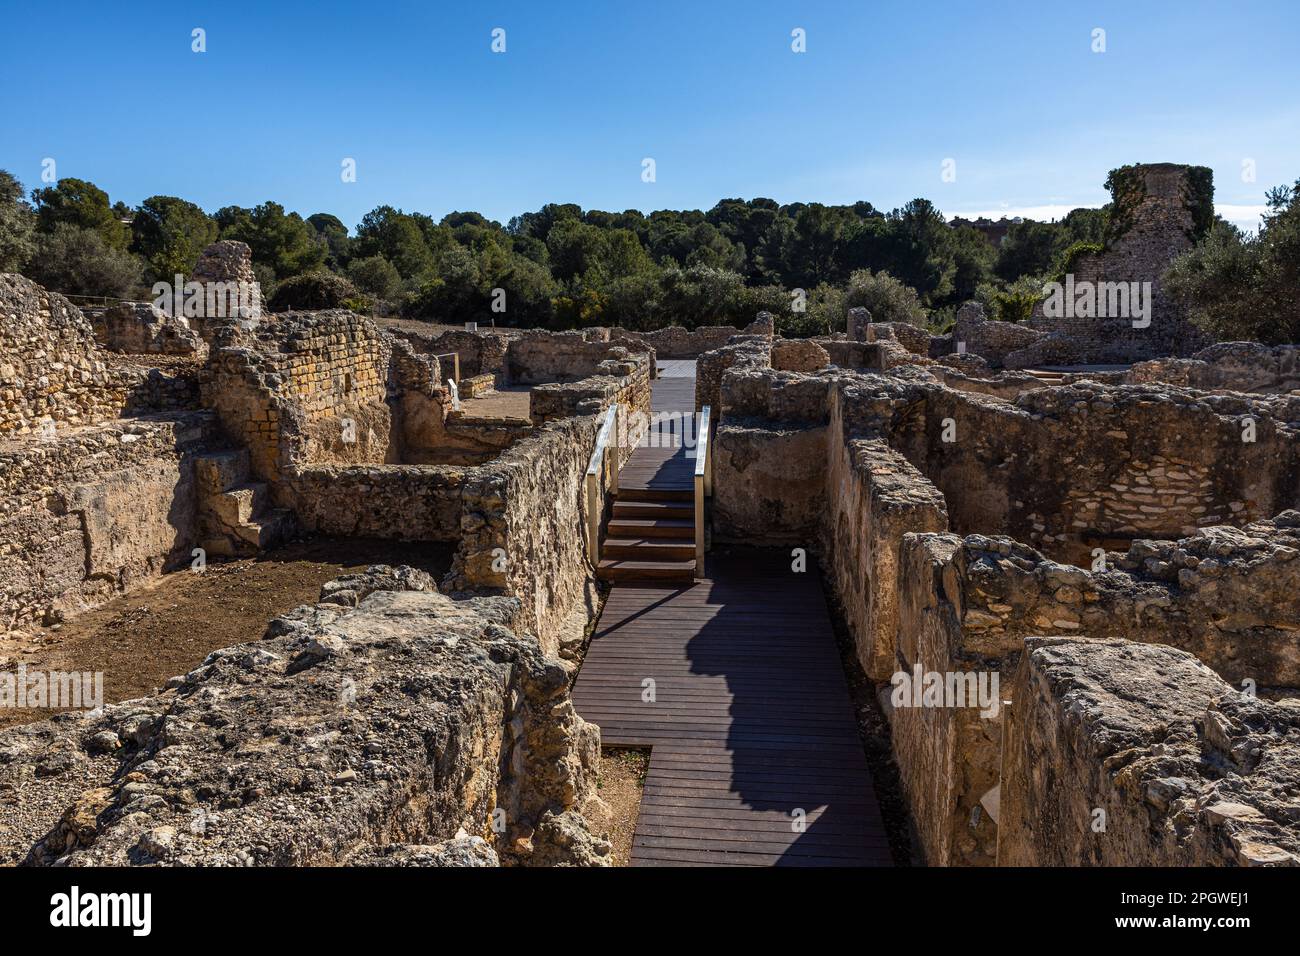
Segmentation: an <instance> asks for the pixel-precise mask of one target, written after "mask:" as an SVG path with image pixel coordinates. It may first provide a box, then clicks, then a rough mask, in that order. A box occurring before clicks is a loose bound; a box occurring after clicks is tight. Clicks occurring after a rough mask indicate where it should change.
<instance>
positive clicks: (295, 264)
mask: <svg viewBox="0 0 1300 956" xmlns="http://www.w3.org/2000/svg"><path fill="white" fill-rule="evenodd" d="M1106 215H1107V213H1106V209H1076V210H1074V211H1073V212H1072V213H1070V214H1069V215H1068V216H1066V217H1065V218H1064V219H1063V220H1061V221H1060V222H1052V223H1043V222H1032V221H1025V222H1020V223H1015V224H1013V225H1011V226H1010V229H1009V231H1008V233H1007V235H1006V238H1005V239H1004V240H1003V241H1002V242H1001V243H1000V245H998V246H996V247H995V246H994V244H993V243H992V242H990V241H989V240H988V238H986V236H985V235H984V234H983V233H982V232H980V231H979V230H977V229H975V228H972V227H971V226H968V225H960V226H956V227H954V226H950V225H949V224H948V223H947V222H946V221H945V220H944V218H943V216H942V215H941V214H940V212H939V210H938V209H936V208H935V206H934V205H933V204H932V203H930V202H929V201H927V200H924V199H916V200H913V201H912V202H910V203H908V204H907V205H905V206H903V207H902V208H900V209H895V210H892V211H890V212H883V211H881V210H878V209H876V208H875V207H874V206H872V205H871V204H870V203H867V202H858V203H854V204H853V205H851V206H826V205H821V204H818V203H792V204H789V205H784V206H783V205H779V204H778V203H776V202H774V201H773V200H770V199H753V200H741V199H724V200H722V201H721V202H719V203H718V204H717V205H715V206H714V207H713V208H712V209H709V210H708V211H706V212H703V211H699V210H660V211H657V212H652V213H650V214H648V215H646V214H643V213H641V212H638V211H636V210H628V211H625V212H619V213H611V212H603V211H600V210H583V209H582V208H580V207H579V206H576V205H572V204H548V205H546V206H543V207H542V208H541V209H539V210H537V211H536V212H528V213H524V214H522V215H519V216H516V217H514V218H513V219H511V220H510V221H509V222H508V223H506V224H505V225H504V226H503V225H502V224H501V223H498V222H494V221H491V220H488V219H486V218H484V217H483V216H482V215H480V214H478V213H475V212H454V213H451V214H449V215H447V216H444V217H443V218H442V219H441V220H435V219H433V218H432V217H431V216H427V215H424V214H422V213H414V212H413V213H408V212H403V211H402V210H399V209H395V208H393V207H391V206H380V207H378V208H376V209H374V210H372V211H371V212H369V213H367V214H366V215H365V216H364V217H363V218H362V220H361V222H360V223H359V224H357V227H356V229H355V230H354V231H353V232H351V233H349V230H348V228H347V227H346V226H345V225H344V223H343V222H342V221H341V220H340V219H339V218H338V217H337V216H334V215H331V214H329V213H316V214H314V215H311V216H308V217H307V218H305V219H304V218H303V217H301V216H300V215H298V214H297V213H294V212H287V211H286V210H285V209H284V207H283V206H281V205H279V204H278V203H274V202H266V203H263V204H261V205H259V206H254V207H252V208H243V207H237V206H228V207H225V208H222V209H218V210H217V211H216V212H215V213H213V214H211V215H209V214H208V213H206V212H205V211H204V210H202V209H201V208H199V207H198V206H197V205H195V204H193V203H191V202H188V201H186V200H184V199H180V198H177V197H174V196H153V197H150V198H149V199H146V200H145V201H144V202H142V203H141V204H140V205H139V206H137V207H135V208H129V207H127V206H126V205H124V204H122V203H120V202H119V203H113V202H111V200H110V198H109V196H108V195H107V194H106V193H105V192H104V191H103V190H101V189H99V188H98V187H96V186H95V185H94V184H93V183H90V182H86V181H83V180H78V179H62V180H59V181H58V182H57V183H56V184H53V185H50V186H45V187H41V188H38V189H34V190H33V191H32V192H31V194H30V200H28V199H27V198H24V190H23V187H22V185H21V184H20V183H19V182H18V181H17V180H16V179H15V178H14V177H13V176H11V175H9V174H8V173H5V172H3V171H0V270H3V271H22V272H24V273H25V274H27V275H29V276H30V277H32V278H33V279H35V280H36V281H38V282H40V283H42V284H43V285H45V286H46V287H47V288H51V289H55V290H57V291H60V292H65V293H73V294H87V295H107V296H119V297H147V296H148V289H149V287H150V286H151V285H152V284H153V283H154V282H155V281H171V280H172V279H173V277H174V276H175V275H176V274H177V273H180V274H183V275H187V274H188V273H189V271H190V270H191V269H192V267H193V266H194V264H195V262H196V260H197V257H198V255H199V253H200V251H201V250H202V249H203V248H204V247H205V246H207V245H208V244H209V243H211V242H213V241H214V240H216V239H218V238H221V239H238V240H241V241H243V242H246V243H248V245H249V246H250V247H252V251H253V261H254V264H255V269H256V270H257V273H258V279H259V281H261V283H262V286H263V293H264V296H266V297H267V299H268V301H269V303H270V305H271V307H272V308H273V309H281V308H287V307H296V308H326V307H334V306H340V305H343V306H348V307H351V308H354V309H357V310H359V311H370V310H372V309H374V310H378V311H380V312H383V313H387V314H400V315H402V316H405V317H410V318H419V319H429V320H435V321H444V322H450V323H460V322H463V321H466V320H477V321H480V322H483V323H487V322H489V321H496V322H498V323H500V324H507V325H515V326H542V327H548V328H575V327H582V326H588V325H622V326H625V327H627V328H633V329H644V328H658V327H661V326H664V325H668V324H674V323H675V324H680V325H685V326H687V327H695V326H698V325H709V324H744V323H746V322H749V321H750V320H752V319H753V317H754V315H755V313H757V312H758V311H760V310H762V309H766V310H768V311H770V312H772V313H774V314H775V315H776V316H777V322H778V328H779V329H780V330H781V331H782V332H783V333H784V334H786V335H809V334H820V333H825V332H827V331H830V330H835V329H839V328H842V326H843V321H844V313H845V310H846V309H847V308H848V307H850V306H853V305H865V306H867V307H868V308H870V309H871V310H872V313H873V315H875V316H876V318H878V319H905V320H908V321H912V322H916V323H918V324H928V325H929V326H930V327H932V328H936V329H943V328H945V327H946V326H947V325H948V324H950V322H951V319H952V316H953V314H954V313H955V310H956V307H957V306H958V305H959V304H960V303H962V302H964V301H966V300H968V299H972V298H974V299H978V300H980V301H982V302H984V304H985V306H986V310H987V311H988V312H989V314H990V315H992V316H994V317H997V318H1001V319H1006V320H1018V319H1022V318H1024V317H1026V316H1027V315H1028V314H1029V311H1030V309H1032V306H1033V303H1034V301H1035V300H1036V299H1037V298H1039V297H1040V296H1041V289H1042V284H1043V281H1044V280H1045V279H1046V278H1048V277H1050V276H1051V275H1052V274H1053V272H1054V271H1055V270H1057V269H1059V268H1060V267H1061V264H1062V263H1063V262H1065V261H1066V260H1067V259H1068V256H1069V255H1070V254H1071V249H1073V248H1077V247H1079V245H1080V244H1093V243H1099V242H1101V241H1102V240H1103V238H1104V235H1105V224H1106ZM1227 228H1230V227H1227ZM1221 231H1222V230H1221V229H1220V230H1219V232H1220V233H1221ZM1216 234H1218V233H1216ZM496 290H504V304H505V312H504V313H502V312H499V311H494V309H493V303H494V302H496V303H500V302H502V301H503V299H502V296H501V294H500V293H499V292H497V291H496Z"/></svg>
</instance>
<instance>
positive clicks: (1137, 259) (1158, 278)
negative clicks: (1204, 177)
mask: <svg viewBox="0 0 1300 956" xmlns="http://www.w3.org/2000/svg"><path fill="white" fill-rule="evenodd" d="M1132 172H1133V175H1134V177H1135V179H1136V180H1140V182H1141V187H1140V188H1141V190H1142V195H1141V196H1140V197H1139V200H1138V201H1137V202H1136V203H1135V204H1133V206H1132V208H1131V210H1129V212H1128V215H1129V216H1130V219H1129V221H1127V222H1124V223H1120V224H1118V234H1117V235H1115V236H1113V237H1112V238H1111V239H1110V240H1109V241H1108V242H1107V244H1106V248H1105V251H1104V252H1102V253H1101V254H1100V255H1095V254H1090V253H1089V254H1084V255H1081V256H1079V257H1078V258H1077V259H1076V260H1075V262H1074V263H1073V264H1072V265H1071V266H1070V271H1071V273H1072V274H1073V276H1074V281H1075V284H1076V286H1077V285H1078V284H1079V283H1081V282H1089V283H1096V284H1100V283H1102V282H1150V283H1151V288H1152V294H1153V298H1152V302H1151V315H1150V326H1149V327H1147V328H1134V327H1133V317H1132V316H1120V317H1093V316H1088V317H1085V316H1077V315H1076V316H1070V315H1066V316H1057V317H1049V316H1047V315H1046V314H1045V312H1044V308H1043V303H1041V302H1040V303H1039V304H1038V305H1037V306H1035V308H1034V314H1033V316H1032V317H1031V318H1030V322H1029V324H1030V326H1031V327H1032V328H1034V329H1037V330H1040V331H1043V332H1049V333H1057V334H1058V335H1060V336H1062V337H1064V338H1065V339H1066V340H1068V342H1069V343H1070V345H1071V346H1072V349H1073V354H1072V355H1070V356H1069V357H1068V358H1066V362H1067V363H1070V364H1073V363H1106V362H1132V361H1137V360H1141V359H1147V358H1154V357H1156V356H1160V355H1190V354H1191V353H1192V352H1194V351H1196V350H1197V349H1199V348H1202V347H1204V346H1205V345H1206V344H1208V343H1207V342H1206V340H1205V337H1204V336H1202V335H1201V334H1200V333H1199V332H1198V331H1197V330H1196V329H1195V328H1194V327H1193V326H1192V325H1191V324H1190V323H1189V322H1188V321H1187V318H1186V316H1185V315H1184V314H1183V312H1182V310H1181V309H1180V308H1179V307H1178V306H1177V304H1176V303H1174V302H1173V301H1172V299H1171V298H1170V296H1169V295H1168V293H1167V292H1166V291H1165V289H1164V283H1163V276H1164V273H1165V272H1166V271H1167V270H1168V268H1169V266H1170V264H1171V263H1172V262H1173V260H1174V259H1175V258H1176V257H1177V256H1178V255H1180V254H1181V253H1183V252H1185V251H1187V250H1188V249H1190V248H1191V247H1192V241H1193V240H1192V235H1193V220H1192V211H1191V208H1190V205H1189V200H1190V198H1191V197H1190V189H1191V187H1190V180H1189V175H1190V167H1188V166H1181V165H1176V164H1173V163H1154V164H1149V165H1141V166H1136V167H1132ZM1114 199H1115V206H1116V207H1117V209H1118V207H1120V206H1121V199H1124V203H1123V205H1124V208H1125V209H1128V205H1127V199H1126V198H1125V197H1120V196H1116V197H1114ZM1034 348H1035V346H1033V345H1031V346H1030V347H1029V348H1028V349H1027V350H1026V353H1027V354H1026V355H1025V356H1023V357H1022V361H1023V364H1030V365H1032V364H1040V363H1039V362H1036V361H1035V358H1038V356H1037V355H1036V354H1034ZM1042 357H1043V358H1047V359H1049V360H1050V359H1053V358H1055V359H1057V360H1058V361H1059V360H1060V359H1061V358H1063V356H1060V355H1056V356H1052V355H1044V356H1042ZM1008 364H1010V363H1008ZM1042 364H1047V363H1045V362H1044V363H1042ZM1021 367H1023V366H1021Z"/></svg>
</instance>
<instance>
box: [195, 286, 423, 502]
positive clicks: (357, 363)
mask: <svg viewBox="0 0 1300 956" xmlns="http://www.w3.org/2000/svg"><path fill="white" fill-rule="evenodd" d="M390 356H391V346H390V344H389V343H388V342H387V341H386V340H385V339H384V338H383V337H382V336H381V334H380V332H379V330H378V328H376V326H375V325H374V323H373V322H371V321H370V320H369V319H366V318H363V317H362V316H358V315H355V314H353V313H351V312H347V311H345V310H334V311H325V312H303V313H300V312H285V313H281V314H278V315H275V316H273V317H270V318H268V319H266V320H264V321H261V322H258V323H257V324H256V326H255V328H253V329H252V330H250V331H249V332H248V333H247V334H246V336H245V337H243V338H242V340H240V341H239V342H237V343H236V344H226V345H224V346H222V347H219V348H217V349H216V350H215V351H214V353H213V355H212V361H211V367H210V376H209V380H208V381H207V383H205V388H204V401H205V403H206V404H208V405H209V406H210V407H212V408H215V409H216V410H217V412H218V414H220V416H221V421H222V424H223V426H224V427H225V428H226V431H227V432H228V433H229V434H230V435H231V437H232V438H234V439H235V440H236V441H239V442H240V443H242V444H246V445H247V446H248V448H249V452H250V456H251V461H252V465H253V471H254V473H255V474H256V475H257V476H258V477H259V478H261V479H262V480H264V481H270V482H273V483H278V482H279V481H280V479H281V477H282V474H283V471H284V469H285V468H286V467H288V466H290V465H293V464H298V463H303V464H310V463H361V462H384V461H396V460H397V456H398V453H399V449H398V444H397V442H396V441H395V440H394V435H393V422H392V413H391V410H390V408H389V406H388V404H387V401H386V399H387V397H388V373H389V361H390Z"/></svg>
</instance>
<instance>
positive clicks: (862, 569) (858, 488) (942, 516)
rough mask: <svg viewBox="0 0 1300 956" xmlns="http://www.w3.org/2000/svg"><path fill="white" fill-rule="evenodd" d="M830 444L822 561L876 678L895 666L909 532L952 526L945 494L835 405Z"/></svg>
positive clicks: (861, 655)
mask: <svg viewBox="0 0 1300 956" xmlns="http://www.w3.org/2000/svg"><path fill="white" fill-rule="evenodd" d="M827 446H828V452H829V463H828V466H827V469H826V488H825V491H824V492H820V493H819V494H818V497H819V498H820V497H821V495H822V494H824V495H825V503H826V509H825V514H824V524H823V527H822V534H821V538H822V542H823V543H822V548H821V553H822V555H823V558H822V564H823V567H824V568H825V571H826V576H827V579H828V580H829V581H830V583H831V585H832V589H833V591H834V594H835V596H836V598H837V600H838V603H839V606H840V608H841V612H842V613H843V615H844V618H845V621H846V622H847V624H848V626H849V630H850V632H851V633H852V634H853V636H854V643H855V645H856V650H857V656H858V660H859V661H860V662H861V664H862V668H863V670H864V671H866V673H867V676H869V677H870V678H872V679H873V680H878V681H880V680H888V679H889V677H890V675H891V674H893V673H894V671H895V670H896V669H897V664H896V660H895V653H894V643H895V635H896V634H897V632H898V613H899V610H898V604H899V593H900V592H899V587H898V582H899V573H898V560H899V552H900V549H901V546H902V541H903V535H905V534H907V533H909V532H924V531H946V530H947V529H948V512H947V509H946V507H945V505H944V500H943V495H942V494H940V492H939V490H938V489H937V488H935V487H934V485H932V484H931V483H930V482H928V481H926V480H925V478H924V476H922V475H921V474H920V472H918V471H917V470H916V469H915V468H914V467H913V466H912V465H911V463H910V462H908V461H907V459H906V458H904V457H903V456H902V455H900V454H899V453H898V452H895V451H893V450H892V449H891V448H889V447H888V446H887V445H886V444H885V443H884V442H883V441H881V440H879V439H864V438H853V437H851V436H849V435H846V434H845V433H844V421H843V417H842V413H841V410H840V403H839V402H835V403H834V405H833V408H832V414H831V422H830V427H829V429H828V436H827Z"/></svg>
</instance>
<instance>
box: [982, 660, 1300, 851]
mask: <svg viewBox="0 0 1300 956" xmlns="http://www.w3.org/2000/svg"><path fill="white" fill-rule="evenodd" d="M1012 693H1013V695H1014V704H1013V705H1012V707H1011V710H1010V714H1009V716H1008V719H1007V720H1008V723H1007V734H1006V748H1005V751H1004V752H1003V755H1002V772H1001V776H1002V781H1003V783H1002V789H1001V820H1000V828H999V830H1000V832H999V838H998V854H997V858H998V863H999V864H1001V865H1004V866H1225V865H1226V866H1296V865H1300V837H1298V835H1297V830H1296V825H1295V822H1296V821H1295V800H1294V794H1295V791H1296V788H1297V787H1298V786H1300V710H1298V709H1297V708H1295V707H1292V706H1286V705H1283V704H1278V703H1270V702H1267V701H1263V700H1259V699H1256V698H1253V697H1248V696H1246V695H1243V694H1241V693H1239V692H1237V691H1236V690H1234V688H1232V687H1230V686H1228V685H1227V684H1225V683H1224V682H1223V681H1222V680H1221V679H1220V678H1219V677H1218V676H1217V675H1215V674H1214V673H1213V672H1212V671H1210V670H1209V669H1208V668H1206V667H1205V666H1204V665H1203V664H1201V663H1199V662H1198V661H1197V660H1196V659H1195V658H1194V657H1192V656H1191V655H1190V654H1187V653H1185V652H1183V651H1180V650H1177V649H1174V648H1170V647H1163V646H1160V645H1154V644H1134V643H1131V642H1128V641H1124V640H1120V639H1107V640H1085V639H1077V638H1031V639H1030V640H1029V641H1028V642H1027V651H1026V653H1025V654H1023V655H1022V659H1021V662H1020V666H1019V669H1018V671H1017V674H1016V678H1015V684H1014V688H1013V691H1012ZM1099 821H1100V822H1101V824H1102V825H1101V826H1098V822H1099Z"/></svg>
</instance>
